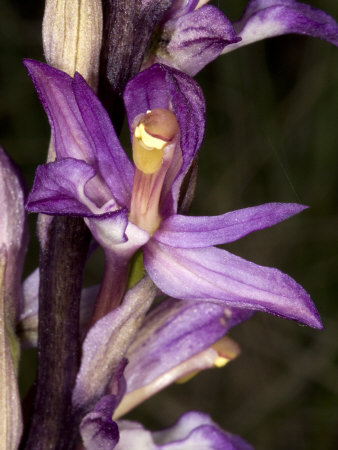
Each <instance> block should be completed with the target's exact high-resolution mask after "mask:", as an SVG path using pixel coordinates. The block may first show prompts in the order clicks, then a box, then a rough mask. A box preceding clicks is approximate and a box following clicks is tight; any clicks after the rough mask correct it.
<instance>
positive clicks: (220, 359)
mask: <svg viewBox="0 0 338 450" xmlns="http://www.w3.org/2000/svg"><path fill="white" fill-rule="evenodd" d="M229 361H230V359H228V358H224V357H223V356H219V357H218V358H216V359H215V361H214V366H215V367H217V368H218V369H220V368H221V367H224V366H225V365H226V364H227V363H228V362H229Z"/></svg>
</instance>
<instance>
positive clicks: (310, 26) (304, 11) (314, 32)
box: [223, 0, 338, 53]
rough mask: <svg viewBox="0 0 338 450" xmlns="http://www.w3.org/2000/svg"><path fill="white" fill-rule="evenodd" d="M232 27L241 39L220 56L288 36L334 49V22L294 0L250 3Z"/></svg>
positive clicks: (337, 30) (336, 41)
mask: <svg viewBox="0 0 338 450" xmlns="http://www.w3.org/2000/svg"><path fill="white" fill-rule="evenodd" d="M234 28H235V30H236V32H237V34H238V35H239V36H240V37H241V38H242V40H241V41H240V42H238V43H237V44H230V45H229V46H227V47H225V49H224V50H223V53H228V52H230V51H232V50H235V49H236V48H238V47H241V46H243V45H247V44H251V43H252V42H256V41H260V40H262V39H266V38H269V37H273V36H280V35H282V34H289V33H296V34H304V35H306V36H312V37H316V38H319V39H323V40H325V41H328V42H330V43H331V44H333V45H336V46H338V24H337V22H336V21H335V20H334V19H333V18H332V17H331V16H329V15H328V14H326V13H325V12H324V11H321V10H319V9H315V8H312V7H311V6H309V5H306V4H303V3H299V2H296V1H294V0H251V2H249V5H248V6H247V8H246V10H245V12H244V15H243V17H242V18H241V20H239V21H238V22H236V23H235V24H234Z"/></svg>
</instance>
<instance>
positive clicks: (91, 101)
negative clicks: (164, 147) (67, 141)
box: [73, 73, 134, 206]
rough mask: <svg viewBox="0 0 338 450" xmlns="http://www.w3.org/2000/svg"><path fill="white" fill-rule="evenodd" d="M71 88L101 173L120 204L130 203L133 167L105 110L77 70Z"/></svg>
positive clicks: (126, 204)
mask: <svg viewBox="0 0 338 450" xmlns="http://www.w3.org/2000/svg"><path fill="white" fill-rule="evenodd" d="M73 88H74V94H75V98H76V101H77V103H78V106H79V110H80V113H81V115H82V118H83V122H84V125H85V126H86V128H87V130H88V133H89V134H90V137H91V139H92V142H93V144H94V148H95V153H96V161H97V165H98V168H99V171H100V174H101V176H102V178H103V179H104V181H105V183H107V185H108V186H109V188H110V190H111V192H112V194H113V196H114V198H115V199H116V200H117V201H118V202H119V204H120V205H122V206H129V204H130V194H131V187H132V183H133V176H134V168H133V166H132V164H131V162H130V161H129V159H128V157H127V155H126V153H125V151H124V150H123V148H122V147H121V144H120V141H119V140H118V138H117V136H116V133H115V130H114V127H113V125H112V123H111V121H110V118H109V116H108V114H107V112H106V111H105V109H104V108H103V106H102V104H101V102H100V101H99V99H98V98H97V97H96V95H95V94H94V92H93V91H92V90H91V89H90V87H89V86H88V84H87V83H86V82H85V80H84V79H83V78H82V76H81V75H79V74H78V73H76V74H75V76H74V82H73Z"/></svg>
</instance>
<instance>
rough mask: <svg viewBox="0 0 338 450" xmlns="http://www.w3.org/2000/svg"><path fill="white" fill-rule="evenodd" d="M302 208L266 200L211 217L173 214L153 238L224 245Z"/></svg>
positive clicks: (191, 245) (170, 242) (186, 245)
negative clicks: (261, 203)
mask: <svg viewBox="0 0 338 450" xmlns="http://www.w3.org/2000/svg"><path fill="white" fill-rule="evenodd" d="M306 208H307V207H306V206H303V205H298V204H296V203H266V204H264V205H260V206H254V207H251V208H245V209H238V210H236V211H231V212H228V213H226V214H223V215H221V216H213V217H208V216H205V217H192V216H190V217H189V216H181V215H178V214H177V215H173V216H171V217H168V218H167V219H165V220H163V222H162V223H161V226H160V228H159V229H158V230H157V231H156V232H155V234H154V238H155V239H156V240H157V241H159V242H161V243H162V244H167V245H171V246H173V247H180V248H198V247H209V246H211V245H219V244H226V243H228V242H233V241H236V240H237V239H240V238H241V237H243V236H245V235H247V234H249V233H252V232H253V231H257V230H263V229H264V228H268V227H271V226H272V225H275V224H276V223H279V222H282V221H283V220H285V219H288V218H289V217H291V216H293V215H295V214H298V213H299V212H301V211H303V210H304V209H306Z"/></svg>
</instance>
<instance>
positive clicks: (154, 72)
mask: <svg viewBox="0 0 338 450" xmlns="http://www.w3.org/2000/svg"><path fill="white" fill-rule="evenodd" d="M123 98H124V102H125V105H126V110H127V116H128V122H129V128H130V130H131V132H133V130H132V127H133V122H134V119H135V117H136V116H138V115H139V114H144V113H146V112H147V110H151V109H155V108H164V109H172V111H173V112H174V113H175V115H176V118H177V121H178V124H179V127H180V134H181V137H180V146H181V150H182V158H183V162H182V164H181V167H180V168H179V169H177V167H173V171H174V173H173V172H172V171H171V170H170V169H169V170H168V172H167V176H166V179H165V182H164V186H163V189H162V198H163V204H164V205H165V206H164V208H165V209H167V210H170V211H172V212H173V211H174V210H175V209H176V207H177V201H178V196H179V191H180V187H181V183H182V181H183V178H184V175H185V174H186V173H187V171H188V169H189V167H190V165H191V163H192V161H193V159H194V157H195V156H196V154H197V151H198V149H199V147H200V145H201V143H202V140H203V136H204V130H205V102H204V97H203V93H202V91H201V88H200V87H199V85H198V84H197V83H196V82H195V81H194V80H193V79H192V78H190V77H189V76H188V75H186V74H184V73H182V72H179V71H178V70H176V69H172V68H170V67H167V66H164V65H160V64H155V65H154V66H151V67H150V68H149V69H146V70H144V71H143V72H141V73H139V74H138V75H136V77H134V78H133V79H132V80H131V81H129V83H128V84H127V86H126V89H125V91H124V95H123ZM177 170H178V172H177ZM162 214H163V215H164V216H165V215H168V213H167V211H162Z"/></svg>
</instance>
